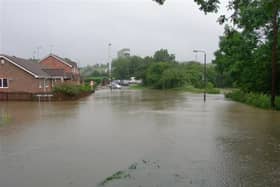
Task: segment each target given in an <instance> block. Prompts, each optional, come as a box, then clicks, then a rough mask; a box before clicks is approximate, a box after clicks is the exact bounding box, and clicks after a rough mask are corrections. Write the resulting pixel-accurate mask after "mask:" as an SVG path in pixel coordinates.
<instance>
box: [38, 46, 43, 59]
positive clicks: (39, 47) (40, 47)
mask: <svg viewBox="0 0 280 187" xmlns="http://www.w3.org/2000/svg"><path fill="white" fill-rule="evenodd" d="M40 49H42V46H38V47H37V59H38V60H40Z"/></svg>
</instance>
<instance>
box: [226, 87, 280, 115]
mask: <svg viewBox="0 0 280 187" xmlns="http://www.w3.org/2000/svg"><path fill="white" fill-rule="evenodd" d="M225 96H226V98H229V99H232V100H233V101H238V102H241V103H245V104H248V105H251V106H255V107H258V108H263V109H272V108H271V106H270V95H267V94H262V93H253V92H249V93H246V92H243V91H241V90H235V91H232V92H229V93H226V94H225ZM275 103H276V107H275V109H276V110H280V97H279V96H278V97H276V102H275Z"/></svg>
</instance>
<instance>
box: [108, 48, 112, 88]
mask: <svg viewBox="0 0 280 187" xmlns="http://www.w3.org/2000/svg"><path fill="white" fill-rule="evenodd" d="M111 46H112V44H111V43H109V44H108V65H109V68H108V72H109V80H110V86H111V91H112V60H111Z"/></svg>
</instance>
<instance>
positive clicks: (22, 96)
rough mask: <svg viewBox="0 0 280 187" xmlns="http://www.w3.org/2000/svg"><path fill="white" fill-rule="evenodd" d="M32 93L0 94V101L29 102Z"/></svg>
mask: <svg viewBox="0 0 280 187" xmlns="http://www.w3.org/2000/svg"><path fill="white" fill-rule="evenodd" d="M32 98H33V94H32V93H26V92H0V101H31V100H32Z"/></svg>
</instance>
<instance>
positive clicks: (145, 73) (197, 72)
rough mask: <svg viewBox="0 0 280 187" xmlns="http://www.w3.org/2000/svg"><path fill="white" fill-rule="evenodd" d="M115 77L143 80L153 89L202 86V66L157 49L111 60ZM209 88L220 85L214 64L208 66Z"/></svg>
mask: <svg viewBox="0 0 280 187" xmlns="http://www.w3.org/2000/svg"><path fill="white" fill-rule="evenodd" d="M112 76H113V78H114V79H129V78H130V77H136V78H137V79H142V80H143V84H144V85H145V86H148V87H151V88H156V89H171V88H180V87H184V86H193V87H195V88H203V87H204V84H203V79H204V73H203V65H202V64H200V63H199V62H195V61H189V62H181V63H180V62H177V61H176V60H175V55H174V54H169V52H168V50H167V49H160V50H158V51H156V52H155V53H154V55H153V56H152V57H149V56H148V57H144V58H142V57H139V56H131V57H120V58H117V59H114V60H113V62H112ZM207 79H208V81H209V84H208V85H209V87H215V86H219V80H218V74H217V72H216V70H215V65H213V64H208V65H207Z"/></svg>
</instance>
